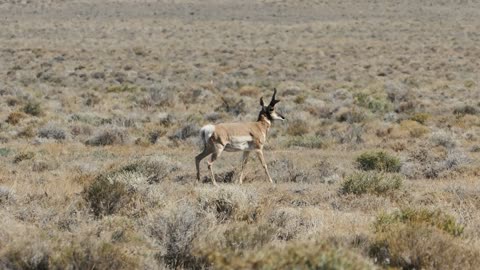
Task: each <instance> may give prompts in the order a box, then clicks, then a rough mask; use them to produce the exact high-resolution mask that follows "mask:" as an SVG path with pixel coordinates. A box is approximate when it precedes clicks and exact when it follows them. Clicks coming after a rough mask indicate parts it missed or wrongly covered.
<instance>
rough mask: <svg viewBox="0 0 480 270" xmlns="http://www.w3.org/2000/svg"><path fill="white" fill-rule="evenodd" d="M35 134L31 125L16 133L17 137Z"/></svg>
mask: <svg viewBox="0 0 480 270" xmlns="http://www.w3.org/2000/svg"><path fill="white" fill-rule="evenodd" d="M34 136H35V130H34V129H33V127H32V126H31V125H29V126H27V127H25V128H23V129H22V130H20V131H19V132H18V133H17V137H19V138H33V137H34Z"/></svg>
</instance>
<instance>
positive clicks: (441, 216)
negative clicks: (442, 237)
mask: <svg viewBox="0 0 480 270" xmlns="http://www.w3.org/2000/svg"><path fill="white" fill-rule="evenodd" d="M394 223H404V224H414V223H422V224H425V225H428V226H433V227H436V228H438V229H440V230H443V231H445V232H447V233H449V234H451V235H452V236H460V235H461V234H462V233H463V226H462V225H461V224H458V223H457V222H456V221H455V219H454V218H453V217H452V216H450V215H448V214H445V213H443V212H442V211H440V210H428V209H413V208H404V209H401V210H399V211H396V212H394V213H392V214H381V215H379V216H378V217H377V220H376V222H375V224H374V226H375V231H376V232H385V231H388V228H389V227H390V226H392V224H394Z"/></svg>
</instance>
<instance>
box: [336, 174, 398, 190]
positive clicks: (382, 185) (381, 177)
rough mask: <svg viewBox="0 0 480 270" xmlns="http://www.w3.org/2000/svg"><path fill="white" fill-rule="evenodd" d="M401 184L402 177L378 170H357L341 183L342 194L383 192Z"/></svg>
mask: <svg viewBox="0 0 480 270" xmlns="http://www.w3.org/2000/svg"><path fill="white" fill-rule="evenodd" d="M401 186H402V177H401V176H400V175H397V174H387V173H380V172H357V173H354V174H352V175H350V176H348V177H347V178H346V179H345V181H343V183H342V185H341V189H340V191H341V192H342V193H344V194H349V193H352V194H364V193H372V194H385V193H388V192H391V191H393V190H397V189H399V188H400V187H401Z"/></svg>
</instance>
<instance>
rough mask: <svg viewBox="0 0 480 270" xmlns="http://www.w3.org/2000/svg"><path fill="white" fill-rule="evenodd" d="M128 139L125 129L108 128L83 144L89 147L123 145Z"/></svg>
mask: <svg viewBox="0 0 480 270" xmlns="http://www.w3.org/2000/svg"><path fill="white" fill-rule="evenodd" d="M128 138H129V136H128V132H127V131H126V130H125V129H119V128H108V129H105V130H103V131H101V132H99V133H97V134H96V135H94V136H93V137H92V138H90V139H88V140H87V141H86V142H85V144H86V145H90V146H105V145H114V144H125V143H127V141H128Z"/></svg>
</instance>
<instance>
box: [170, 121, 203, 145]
mask: <svg viewBox="0 0 480 270" xmlns="http://www.w3.org/2000/svg"><path fill="white" fill-rule="evenodd" d="M199 132H200V128H199V127H198V126H197V125H196V124H187V125H185V126H183V127H182V128H180V129H178V130H176V131H175V132H174V134H173V135H171V136H169V137H168V138H169V139H171V140H182V141H183V140H186V139H188V138H190V137H192V136H197V135H198V134H199Z"/></svg>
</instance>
